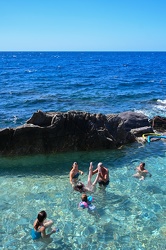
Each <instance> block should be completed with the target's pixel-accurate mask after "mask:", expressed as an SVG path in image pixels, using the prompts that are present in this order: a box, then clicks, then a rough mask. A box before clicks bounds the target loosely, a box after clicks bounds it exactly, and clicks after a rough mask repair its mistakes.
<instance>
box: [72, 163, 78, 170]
mask: <svg viewBox="0 0 166 250" xmlns="http://www.w3.org/2000/svg"><path fill="white" fill-rule="evenodd" d="M74 164H77V165H78V162H76V161H75V162H73V165H74ZM73 165H72V167H71V169H70V170H72V169H73Z"/></svg>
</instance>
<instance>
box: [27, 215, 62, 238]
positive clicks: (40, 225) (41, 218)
mask: <svg viewBox="0 0 166 250" xmlns="http://www.w3.org/2000/svg"><path fill="white" fill-rule="evenodd" d="M46 218H47V213H46V212H45V211H41V212H39V213H38V216H37V219H36V220H35V221H34V224H33V229H32V231H31V236H32V239H33V240H37V239H40V238H49V237H50V236H51V234H53V233H55V232H57V231H58V229H55V228H54V229H52V231H51V233H49V234H46V228H48V227H50V226H52V225H53V221H52V220H46Z"/></svg>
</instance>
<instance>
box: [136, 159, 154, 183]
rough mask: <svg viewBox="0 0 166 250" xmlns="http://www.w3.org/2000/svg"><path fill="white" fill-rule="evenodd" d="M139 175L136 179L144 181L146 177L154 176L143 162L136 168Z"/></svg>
mask: <svg viewBox="0 0 166 250" xmlns="http://www.w3.org/2000/svg"><path fill="white" fill-rule="evenodd" d="M136 171H137V173H136V174H134V175H133V176H134V177H136V178H139V180H141V181H142V180H144V179H145V177H146V176H147V175H148V174H149V176H150V177H151V176H152V175H151V174H150V173H149V172H148V170H146V169H145V163H144V162H141V163H140V164H139V166H138V167H137V168H136Z"/></svg>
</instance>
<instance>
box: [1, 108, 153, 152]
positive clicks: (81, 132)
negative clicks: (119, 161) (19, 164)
mask: <svg viewBox="0 0 166 250" xmlns="http://www.w3.org/2000/svg"><path fill="white" fill-rule="evenodd" d="M152 132H153V129H152V126H151V124H150V122H149V121H148V117H147V116H145V115H143V114H141V113H136V112H123V113H120V114H117V115H115V114H108V115H104V114H92V113H87V112H79V111H69V112H66V113H64V112H42V111H40V110H39V111H37V112H35V113H34V114H33V115H32V117H31V118H30V119H29V120H28V121H27V122H26V123H25V124H24V125H23V126H19V127H16V128H8V129H1V130H0V154H1V155H7V154H8V155H9V154H10V155H24V154H37V153H42V154H44V153H56V152H67V151H80V150H84V151H87V150H99V149H115V148H118V147H120V146H122V145H125V144H128V143H132V142H135V141H136V140H137V137H139V136H142V134H144V133H152Z"/></svg>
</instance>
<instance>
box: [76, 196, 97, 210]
mask: <svg viewBox="0 0 166 250" xmlns="http://www.w3.org/2000/svg"><path fill="white" fill-rule="evenodd" d="M92 202H93V197H92V196H87V195H86V194H82V195H81V202H80V203H79V205H78V207H79V208H83V209H85V208H88V209H90V210H94V209H95V206H94V205H93V204H91V203H92Z"/></svg>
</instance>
